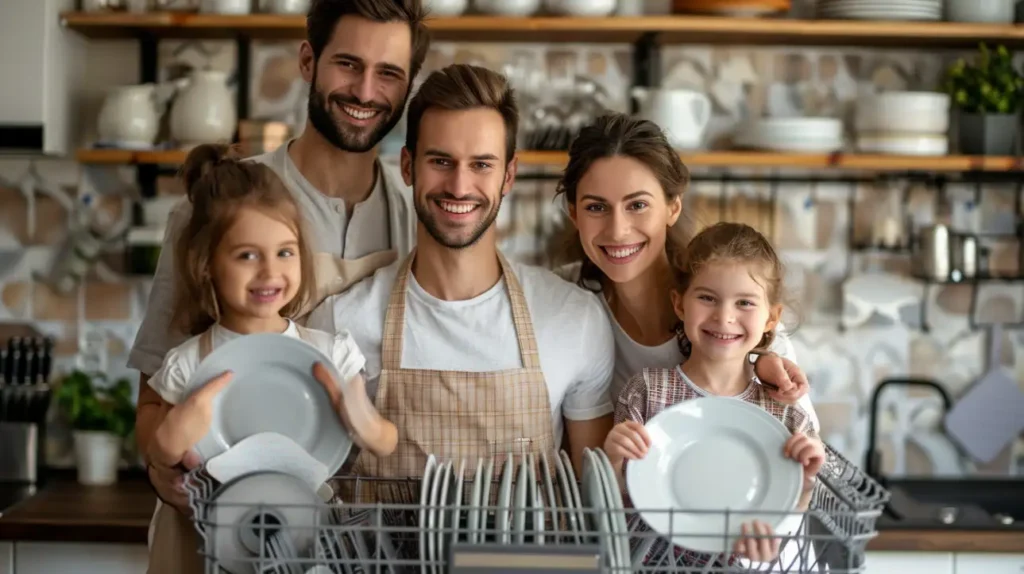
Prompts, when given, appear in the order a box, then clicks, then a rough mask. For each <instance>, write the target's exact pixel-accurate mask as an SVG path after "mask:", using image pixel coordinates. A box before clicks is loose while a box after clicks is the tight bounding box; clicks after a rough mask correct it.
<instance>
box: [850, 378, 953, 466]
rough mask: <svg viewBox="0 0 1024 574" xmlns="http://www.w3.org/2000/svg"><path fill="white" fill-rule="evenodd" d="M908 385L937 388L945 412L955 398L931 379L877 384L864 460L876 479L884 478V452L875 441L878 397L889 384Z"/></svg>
mask: <svg viewBox="0 0 1024 574" xmlns="http://www.w3.org/2000/svg"><path fill="white" fill-rule="evenodd" d="M890 385H891V386H907V387H931V388H932V389H935V392H937V393H938V394H939V396H940V397H942V404H943V406H944V407H945V410H944V411H943V414H945V413H946V412H949V409H950V407H952V406H953V399H952V398H950V396H949V392H948V391H946V389H945V388H943V387H942V385H940V384H938V383H937V382H935V381H933V380H930V379H885V380H883V381H882V382H880V383H878V385H876V386H875V391H874V392H873V393H871V407H870V409H871V410H870V411H869V413H868V448H867V455H866V457H865V458H866V460H865V461H864V472H866V473H867V475H868V476H870V477H872V478H874V479H875V480H878V481H881V480H882V453H881V452H879V451H878V449H876V448H875V442H876V441H877V436H876V435H877V429H876V428H875V423H876V418H877V416H878V397H879V396H881V394H882V389H884V388H885V387H888V386H890Z"/></svg>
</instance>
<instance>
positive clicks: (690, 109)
mask: <svg viewBox="0 0 1024 574" xmlns="http://www.w3.org/2000/svg"><path fill="white" fill-rule="evenodd" d="M630 95H632V96H633V97H634V98H636V100H637V101H638V102H639V104H640V106H639V107H640V113H639V114H637V116H638V117H640V118H643V119H646V120H650V121H652V122H654V123H656V124H658V125H659V126H661V128H662V129H663V130H664V131H665V135H666V137H668V141H669V143H670V144H672V147H674V148H676V149H682V150H691V149H696V148H699V147H700V146H701V144H702V143H703V141H704V133H705V132H706V131H707V127H708V123H709V122H710V121H711V100H710V99H708V97H707V96H706V95H704V94H702V93H700V92H695V91H693V90H665V89H657V88H645V87H643V86H634V87H633V89H632V90H631V91H630Z"/></svg>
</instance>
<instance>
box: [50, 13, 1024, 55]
mask: <svg viewBox="0 0 1024 574" xmlns="http://www.w3.org/2000/svg"><path fill="white" fill-rule="evenodd" d="M61 22H62V24H63V25H64V26H66V27H68V28H70V29H71V30H75V31H76V32H79V33H81V34H83V35H85V36H88V37H91V38H134V37H138V36H139V35H140V34H142V33H152V34H155V35H157V36H162V37H219V38H232V37H235V36H237V35H239V34H241V35H246V36H250V37H254V38H267V39H275V38H276V39H285V38H289V39H300V38H304V37H305V30H306V28H305V25H306V22H305V18H304V17H303V16H284V15H275V14H252V15H247V16H231V15H219V14H197V13H171V12H153V13H147V14H129V13H124V12H111V13H81V12H67V13H64V14H62V15H61ZM429 26H430V29H431V31H432V32H433V36H434V38H435V39H436V40H440V41H482V42H509V41H516V42H633V41H636V40H637V39H639V38H640V37H641V36H643V35H644V34H647V33H650V34H653V35H654V37H655V39H656V40H657V41H659V42H662V43H713V44H740V45H743V44H758V45H765V44H778V45H821V46H894V47H902V48H907V49H912V48H920V47H943V48H974V47H976V46H977V45H978V43H979V42H982V41H985V42H993V43H996V42H998V43H1003V44H1006V45H1007V46H1008V47H1011V48H1012V47H1024V26H1016V25H1012V24H970V23H959V22H896V21H892V22H873V21H854V20H850V21H847V20H795V19H769V18H723V17H713V16H640V17H611V18H574V17H563V18H557V17H539V18H511V17H508V18H506V17H492V16H461V17H457V18H434V19H431V20H430V21H429Z"/></svg>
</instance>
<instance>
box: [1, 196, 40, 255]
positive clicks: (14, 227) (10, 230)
mask: <svg viewBox="0 0 1024 574" xmlns="http://www.w3.org/2000/svg"><path fill="white" fill-rule="evenodd" d="M28 207H29V199H28V198H27V197H25V195H24V194H23V193H22V192H21V190H20V189H17V188H14V187H6V186H0V245H2V246H4V247H7V248H13V247H16V246H21V245H28V244H29V243H31V242H32V241H33V238H32V237H30V236H29V229H28V228H29V225H28V210H29V209H28Z"/></svg>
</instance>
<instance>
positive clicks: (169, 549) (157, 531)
mask: <svg viewBox="0 0 1024 574" xmlns="http://www.w3.org/2000/svg"><path fill="white" fill-rule="evenodd" d="M296 328H297V329H298V332H299V338H300V339H302V340H303V341H306V342H307V343H308V342H310V341H311V339H310V337H309V334H308V331H307V330H306V328H305V327H302V326H300V325H296ZM212 332H213V328H210V329H207V330H206V331H203V334H201V335H199V362H200V363H202V362H203V360H204V359H205V358H206V356H207V355H209V354H210V351H212V350H213V336H212ZM205 571H206V570H205V566H204V564H203V556H202V555H201V554H199V534H198V533H197V532H196V527H195V524H193V523H192V519H191V518H189V517H188V516H185V515H184V514H182V513H180V512H178V511H177V510H176V509H175V508H174V507H173V506H170V505H167V504H162V503H161V504H160V508H159V509H158V510H157V511H156V520H155V521H154V523H153V538H152V540H151V542H150V545H149V568H147V570H146V573H147V574H202V573H203V572H205Z"/></svg>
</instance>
